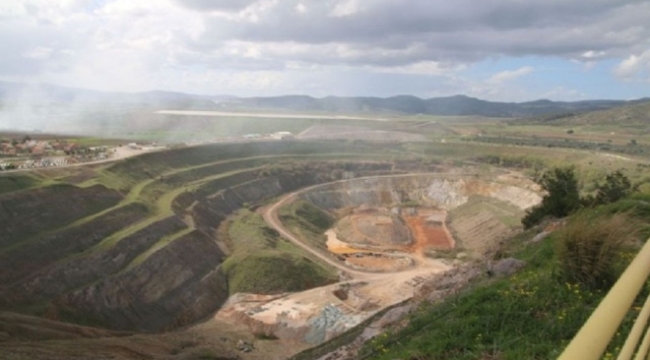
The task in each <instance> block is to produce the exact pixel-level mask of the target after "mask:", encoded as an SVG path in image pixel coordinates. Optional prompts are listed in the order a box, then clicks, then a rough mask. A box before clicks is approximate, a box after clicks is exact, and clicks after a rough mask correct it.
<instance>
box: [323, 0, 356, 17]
mask: <svg viewBox="0 0 650 360" xmlns="http://www.w3.org/2000/svg"><path fill="white" fill-rule="evenodd" d="M359 11H361V4H360V3H359V1H358V0H342V1H339V2H337V3H336V5H335V6H334V8H333V9H332V11H331V12H330V16H334V17H347V16H352V15H354V14H356V13H358V12H359Z"/></svg>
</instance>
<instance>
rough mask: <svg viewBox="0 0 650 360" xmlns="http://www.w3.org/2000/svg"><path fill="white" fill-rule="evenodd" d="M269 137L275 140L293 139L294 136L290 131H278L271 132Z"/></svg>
mask: <svg viewBox="0 0 650 360" xmlns="http://www.w3.org/2000/svg"><path fill="white" fill-rule="evenodd" d="M271 138H272V139H276V140H285V139H293V138H294V136H293V134H292V133H290V132H288V131H278V132H275V133H273V134H271Z"/></svg>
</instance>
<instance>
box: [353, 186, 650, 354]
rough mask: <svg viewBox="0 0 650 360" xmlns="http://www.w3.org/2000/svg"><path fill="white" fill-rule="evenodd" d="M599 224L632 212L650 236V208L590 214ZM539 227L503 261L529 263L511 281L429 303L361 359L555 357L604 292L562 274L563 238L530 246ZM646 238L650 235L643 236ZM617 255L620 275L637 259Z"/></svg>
mask: <svg viewBox="0 0 650 360" xmlns="http://www.w3.org/2000/svg"><path fill="white" fill-rule="evenodd" d="M588 211H589V212H590V214H591V216H594V217H595V218H596V219H597V218H598V217H599V216H603V217H606V216H608V215H611V214H615V213H621V212H623V213H626V214H628V215H630V216H633V217H634V218H636V220H637V221H639V223H638V225H637V227H638V229H639V230H643V231H641V234H643V235H647V231H646V230H647V227H648V224H649V223H648V217H647V214H648V211H650V206H648V205H647V202H645V201H641V200H639V199H638V198H636V199H635V198H632V199H627V200H623V201H620V202H618V203H615V204H612V205H608V206H604V207H600V208H596V209H594V210H588ZM539 230H540V229H535V230H533V231H528V232H526V233H523V234H520V235H519V236H518V237H516V238H514V239H512V240H511V242H510V244H509V246H508V247H507V248H506V249H505V250H504V251H503V253H502V256H504V257H511V256H512V257H515V258H519V259H523V260H525V261H527V265H526V267H525V268H524V269H523V270H522V271H521V272H519V273H517V274H515V275H514V276H512V277H510V278H500V279H494V278H489V277H486V278H484V279H482V280H479V281H478V282H477V283H474V284H473V285H472V286H471V287H470V288H469V289H467V290H466V291H464V292H463V293H461V294H459V295H458V296H456V297H452V298H448V299H446V300H444V301H442V302H440V303H434V304H424V305H422V306H421V307H420V309H418V311H416V312H415V313H414V314H413V315H412V316H411V318H410V320H409V323H408V325H407V326H406V327H405V328H402V329H398V330H394V331H388V332H386V333H384V334H382V335H380V336H378V337H377V338H376V339H374V340H373V341H371V342H369V343H367V344H366V346H365V348H364V349H362V353H361V356H360V357H359V358H361V359H468V360H469V359H500V360H501V359H512V360H515V359H517V360H518V359H555V358H557V356H558V355H559V354H560V353H561V351H562V350H563V349H564V347H565V346H566V345H567V344H568V342H569V341H570V340H571V339H572V338H573V336H575V334H576V333H577V331H578V330H579V329H580V327H581V326H582V325H583V324H584V322H585V321H586V319H587V318H588V317H589V316H590V315H591V313H592V312H593V311H594V309H595V308H596V307H597V305H598V304H599V303H600V301H601V300H602V298H603V297H604V295H605V294H606V291H604V290H602V289H597V288H590V287H588V286H585V285H582V284H579V283H572V282H568V281H566V280H565V277H563V276H562V274H561V270H560V269H561V267H560V263H559V261H560V260H559V257H558V254H557V252H556V249H557V246H556V244H555V242H556V241H558V236H559V235H558V233H554V234H553V235H552V236H550V237H548V238H546V239H545V240H543V241H541V242H539V243H527V241H528V240H530V239H531V238H532V237H533V236H534V235H535V234H536V233H537V231H539ZM644 232H645V233H644ZM628 245H629V247H627V248H626V249H625V250H623V251H622V252H621V253H619V254H618V256H617V257H616V261H617V270H616V271H618V272H619V273H620V272H622V270H623V269H624V268H625V267H626V265H627V264H628V263H629V261H630V260H631V259H632V258H633V257H634V255H635V253H636V251H637V249H638V244H636V245H631V244H628ZM649 290H650V287H649V286H646V288H645V289H644V290H643V291H642V293H641V295H640V296H639V298H638V299H637V301H636V303H635V305H634V307H633V308H632V311H631V313H630V315H629V316H628V317H627V318H626V319H625V320H624V323H623V325H622V327H621V329H619V332H617V334H616V336H615V338H614V339H613V341H612V343H611V344H610V346H609V348H608V350H607V353H606V354H605V358H613V357H614V356H615V355H616V354H617V352H618V351H619V350H620V346H622V343H623V341H624V340H625V336H626V333H627V331H629V329H630V327H631V325H632V322H633V320H634V318H635V317H636V315H638V311H639V310H640V306H641V304H642V302H643V300H644V299H645V297H646V296H647V294H648V291H649Z"/></svg>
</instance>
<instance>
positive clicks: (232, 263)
mask: <svg viewBox="0 0 650 360" xmlns="http://www.w3.org/2000/svg"><path fill="white" fill-rule="evenodd" d="M226 226H227V232H228V243H229V247H230V248H231V249H232V250H233V253H232V254H231V256H230V257H229V258H228V259H227V260H226V261H225V262H224V263H223V268H224V272H225V273H226V275H227V277H228V287H229V291H230V294H231V295H232V294H235V293H238V292H248V293H255V294H277V293H282V292H286V291H300V290H305V289H310V288H313V287H316V286H322V285H325V284H328V283H331V282H334V281H336V280H337V276H336V273H335V272H334V271H332V270H331V269H328V268H325V267H323V266H322V265H320V264H319V263H316V262H314V261H313V260H311V259H310V257H309V256H308V255H307V253H306V252H305V251H304V250H302V249H300V248H299V247H297V246H295V245H293V244H291V243H290V242H289V241H287V240H285V239H283V238H281V237H280V234H278V233H277V232H276V231H275V230H273V229H271V228H269V227H267V226H266V223H265V222H264V220H263V219H262V217H261V216H260V215H258V214H255V213H252V212H250V211H247V210H241V211H240V212H239V213H238V214H237V215H236V216H235V217H234V218H233V219H232V220H231V221H230V222H229V223H228V224H227V225H226Z"/></svg>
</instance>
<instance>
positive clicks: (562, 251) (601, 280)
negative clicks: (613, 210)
mask: <svg viewBox="0 0 650 360" xmlns="http://www.w3.org/2000/svg"><path fill="white" fill-rule="evenodd" d="M636 223H637V222H636V221H635V220H633V219H632V218H630V217H629V216H628V215H626V214H615V215H599V214H597V213H596V214H594V213H593V212H586V211H585V212H581V213H578V214H576V215H575V216H573V217H572V218H571V219H570V220H569V222H568V223H567V224H566V226H565V227H564V228H563V229H562V230H560V231H559V232H558V233H557V235H556V237H555V251H556V254H557V258H558V261H559V271H560V275H561V276H562V277H563V278H564V280H566V281H568V282H571V283H579V284H582V285H584V286H587V287H590V288H594V289H607V288H609V287H610V286H611V285H613V283H614V282H615V281H616V279H617V278H618V275H619V272H620V271H621V269H620V266H619V264H620V262H619V260H620V256H621V254H622V253H623V250H624V249H625V247H624V245H625V244H628V243H631V242H632V241H633V240H634V239H635V238H636V235H637V234H638V230H637V229H639V226H637V225H636Z"/></svg>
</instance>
